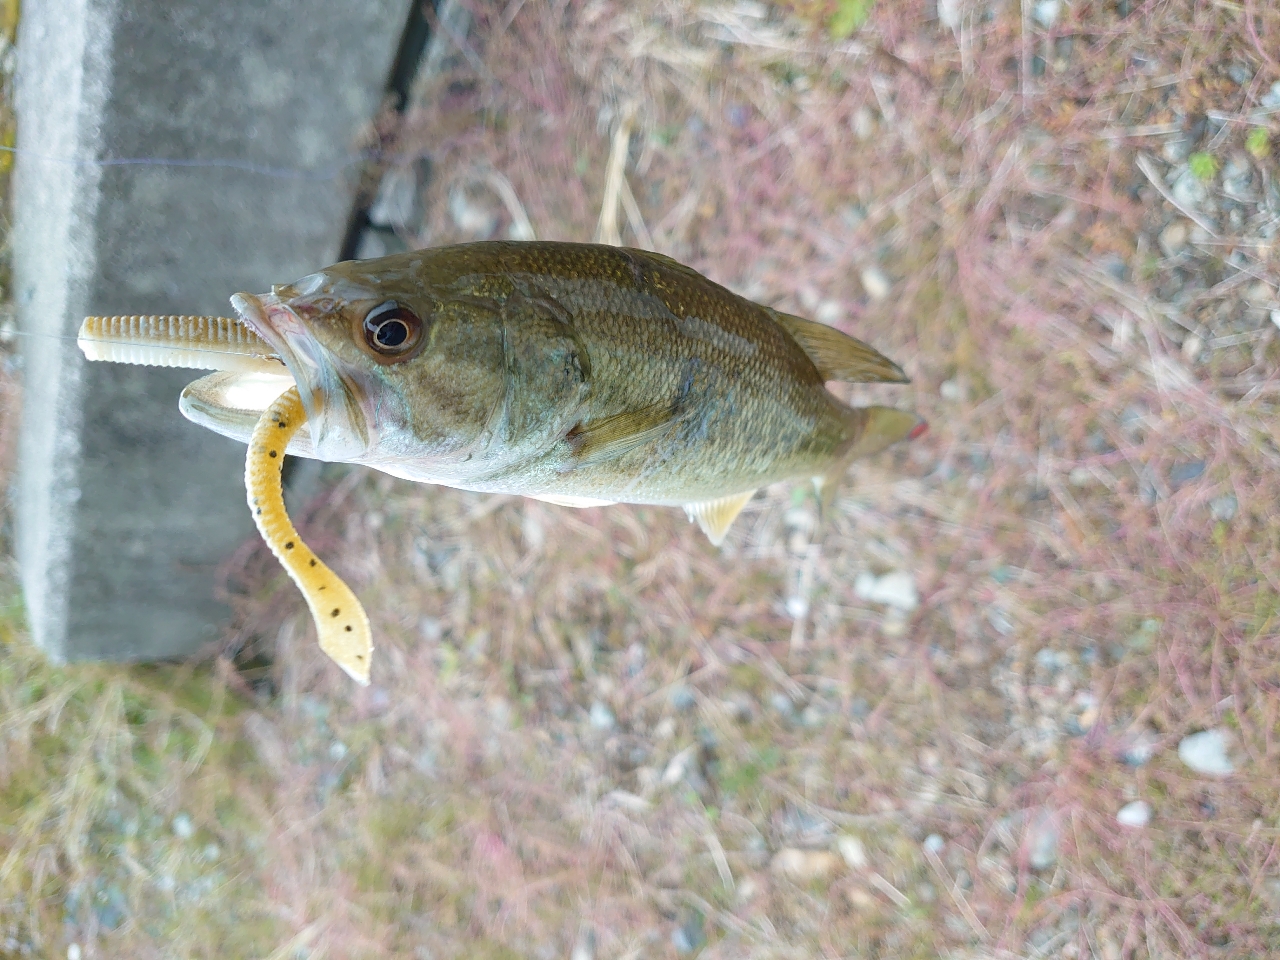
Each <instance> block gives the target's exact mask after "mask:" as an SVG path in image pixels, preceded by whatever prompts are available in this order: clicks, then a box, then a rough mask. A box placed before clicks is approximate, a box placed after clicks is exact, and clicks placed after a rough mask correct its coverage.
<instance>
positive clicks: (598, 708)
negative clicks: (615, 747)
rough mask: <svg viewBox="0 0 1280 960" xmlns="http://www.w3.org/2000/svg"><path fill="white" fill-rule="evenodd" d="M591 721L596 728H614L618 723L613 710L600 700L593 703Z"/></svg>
mask: <svg viewBox="0 0 1280 960" xmlns="http://www.w3.org/2000/svg"><path fill="white" fill-rule="evenodd" d="M590 721H591V726H592V727H593V728H594V729H596V730H612V729H613V727H614V725H615V724H616V723H617V721H616V720H615V719H614V718H613V711H612V710H610V709H609V708H608V707H607V706H605V705H604V704H603V703H601V702H600V701H599V700H597V701H596V702H595V703H593V704H591V714H590Z"/></svg>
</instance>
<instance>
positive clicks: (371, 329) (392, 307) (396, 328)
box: [363, 300, 422, 360]
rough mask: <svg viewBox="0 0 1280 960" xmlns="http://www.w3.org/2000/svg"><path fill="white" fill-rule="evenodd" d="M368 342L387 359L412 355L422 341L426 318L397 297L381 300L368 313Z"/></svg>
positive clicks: (366, 342) (397, 358) (366, 319)
mask: <svg viewBox="0 0 1280 960" xmlns="http://www.w3.org/2000/svg"><path fill="white" fill-rule="evenodd" d="M363 327H364V342H365V344H366V345H367V346H368V347H369V349H370V350H372V351H373V352H374V353H376V354H378V355H379V356H380V357H386V358H387V359H396V360H399V359H408V355H409V354H410V353H411V352H412V351H413V349H414V347H416V346H418V344H419V343H420V342H421V341H422V320H421V319H419V317H418V315H417V314H416V313H414V312H413V311H412V310H410V309H409V308H408V307H405V306H401V305H400V304H399V303H397V302H396V301H394V300H388V301H386V302H385V303H380V304H378V305H377V306H376V307H374V308H373V309H372V310H370V311H369V312H368V313H367V314H365V317H364V324H363Z"/></svg>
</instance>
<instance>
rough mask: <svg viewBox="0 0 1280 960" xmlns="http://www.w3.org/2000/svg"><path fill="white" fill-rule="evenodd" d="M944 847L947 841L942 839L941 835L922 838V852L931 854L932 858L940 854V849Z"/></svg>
mask: <svg viewBox="0 0 1280 960" xmlns="http://www.w3.org/2000/svg"><path fill="white" fill-rule="evenodd" d="M946 845H947V841H945V840H943V839H942V834H940V833H931V834H929V835H928V836H927V837H925V838H924V844H923V846H924V852H925V853H932V854H933V855H934V856H937V855H938V854H940V853H941V852H942V848H943V847H945V846H946Z"/></svg>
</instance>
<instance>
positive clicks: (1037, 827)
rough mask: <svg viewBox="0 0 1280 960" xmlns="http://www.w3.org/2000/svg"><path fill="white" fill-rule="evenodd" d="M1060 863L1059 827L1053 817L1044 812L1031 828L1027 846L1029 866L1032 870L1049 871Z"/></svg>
mask: <svg viewBox="0 0 1280 960" xmlns="http://www.w3.org/2000/svg"><path fill="white" fill-rule="evenodd" d="M1057 862H1058V827H1057V824H1055V823H1054V822H1053V815H1052V814H1051V813H1049V811H1047V810H1042V811H1041V812H1040V815H1039V816H1037V817H1036V819H1035V822H1034V823H1033V824H1032V826H1031V835H1030V837H1029V842H1028V845H1027V865H1028V866H1029V867H1031V869H1032V870H1048V869H1049V868H1050V867H1052V866H1053V865H1054V864H1055V863H1057Z"/></svg>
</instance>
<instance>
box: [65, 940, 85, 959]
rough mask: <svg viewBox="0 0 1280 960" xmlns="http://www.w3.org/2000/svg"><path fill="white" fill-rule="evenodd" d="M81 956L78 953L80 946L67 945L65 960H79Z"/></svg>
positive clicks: (76, 944) (74, 944)
mask: <svg viewBox="0 0 1280 960" xmlns="http://www.w3.org/2000/svg"><path fill="white" fill-rule="evenodd" d="M81 956H83V954H82V953H81V951H80V944H78V943H69V944H67V960H80V957H81Z"/></svg>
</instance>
